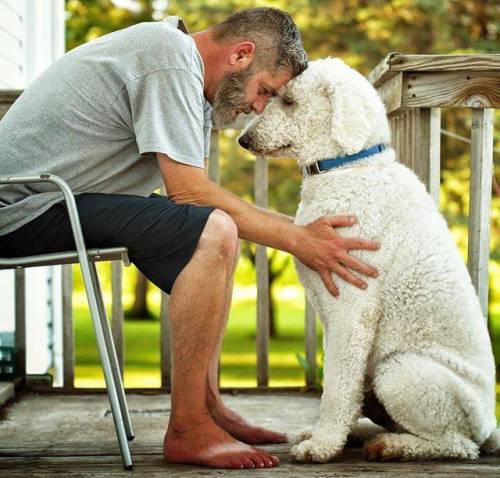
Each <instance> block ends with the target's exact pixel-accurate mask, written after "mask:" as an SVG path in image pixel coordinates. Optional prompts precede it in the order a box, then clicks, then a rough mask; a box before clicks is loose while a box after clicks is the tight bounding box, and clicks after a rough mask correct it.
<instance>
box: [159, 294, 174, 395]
mask: <svg viewBox="0 0 500 478" xmlns="http://www.w3.org/2000/svg"><path fill="white" fill-rule="evenodd" d="M169 299H170V296H169V295H168V294H166V293H165V292H163V291H162V292H161V303H160V376H161V387H162V388H169V387H170V386H171V384H172V376H171V367H172V358H171V355H170V354H171V351H170V323H169V319H168V301H169Z"/></svg>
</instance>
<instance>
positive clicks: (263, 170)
mask: <svg viewBox="0 0 500 478" xmlns="http://www.w3.org/2000/svg"><path fill="white" fill-rule="evenodd" d="M267 173H268V170H267V160H266V158H265V157H263V156H258V157H257V158H256V159H255V176H254V181H255V185H254V187H255V204H256V205H257V206H261V207H264V208H267V199H268V196H267V194H268V177H267ZM255 267H256V270H257V336H256V348H257V385H258V386H267V385H268V384H269V263H268V260H267V248H266V247H264V246H260V245H257V246H256V257H255Z"/></svg>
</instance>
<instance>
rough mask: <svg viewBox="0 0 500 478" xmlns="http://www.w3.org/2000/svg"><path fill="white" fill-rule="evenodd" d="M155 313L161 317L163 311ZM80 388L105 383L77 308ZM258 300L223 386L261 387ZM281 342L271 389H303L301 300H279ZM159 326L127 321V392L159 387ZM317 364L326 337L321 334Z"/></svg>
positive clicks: (238, 335)
mask: <svg viewBox="0 0 500 478" xmlns="http://www.w3.org/2000/svg"><path fill="white" fill-rule="evenodd" d="M153 308H155V312H156V313H158V308H157V307H153ZM74 312H75V340H76V367H75V375H76V380H75V383H76V386H77V387H104V378H103V375H102V371H101V366H100V362H99V358H98V354H97V348H96V346H95V339H94V331H93V328H92V323H91V320H90V316H89V314H88V311H87V309H86V308H84V307H82V306H79V307H76V308H75V311H74ZM255 315H256V311H255V300H253V299H247V300H239V301H236V302H235V303H233V306H232V308H231V314H230V318H229V324H228V328H227V331H226V335H225V338H224V345H223V350H222V355H221V386H223V387H254V386H256V384H257V382H256V378H255V377H256V352H255ZM277 328H278V337H277V338H276V339H271V341H270V354H269V365H270V367H269V369H270V370H269V374H270V385H271V386H301V385H304V383H305V381H304V371H303V370H302V368H301V367H300V366H299V364H298V361H297V358H296V353H297V352H299V353H301V354H304V310H303V300H301V299H300V298H298V299H297V298H295V299H290V300H283V299H281V300H280V306H279V310H278V316H277ZM159 331H160V327H159V321H158V320H153V321H141V320H126V321H125V326H124V334H125V386H126V387H133V388H140V387H159V386H160V365H159V364H160V352H159ZM491 335H492V341H493V345H494V347H493V348H494V352H495V356H496V357H497V363H498V362H499V358H500V314H495V315H494V317H493V320H492V327H491ZM317 339H318V360H319V356H320V353H321V331H320V329H319V327H318V329H317ZM496 411H497V419H498V420H499V421H500V384H499V385H498V386H497V410H496Z"/></svg>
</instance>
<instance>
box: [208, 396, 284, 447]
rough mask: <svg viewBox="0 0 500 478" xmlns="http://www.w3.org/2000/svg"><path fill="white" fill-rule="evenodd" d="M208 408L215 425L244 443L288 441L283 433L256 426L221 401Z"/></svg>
mask: <svg viewBox="0 0 500 478" xmlns="http://www.w3.org/2000/svg"><path fill="white" fill-rule="evenodd" d="M209 409H210V413H211V415H212V417H213V419H214V421H215V423H217V425H219V426H220V427H221V428H223V429H224V430H226V432H228V433H230V434H231V435H232V436H233V437H234V438H236V439H237V440H240V441H242V442H244V443H249V444H251V445H258V444H262V443H286V442H287V441H288V439H287V437H286V435H285V434H283V433H277V432H273V431H271V430H266V429H265V428H261V427H256V426H254V425H252V424H251V423H249V422H247V421H246V420H245V419H244V418H243V417H242V416H240V415H238V414H237V413H236V412H234V411H233V410H231V409H230V408H227V407H226V406H225V405H224V404H223V403H221V402H219V403H218V404H217V405H212V406H211V407H210V406H209Z"/></svg>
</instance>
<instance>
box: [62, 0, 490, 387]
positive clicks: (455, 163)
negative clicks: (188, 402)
mask: <svg viewBox="0 0 500 478" xmlns="http://www.w3.org/2000/svg"><path fill="white" fill-rule="evenodd" d="M254 6H273V7H278V8H281V9H284V10H287V11H289V12H290V13H291V14H292V16H293V18H294V19H295V21H296V23H297V25H298V27H299V28H300V30H301V32H302V36H303V40H304V44H305V47H306V49H307V51H308V52H309V55H310V57H311V59H315V58H319V57H324V56H339V57H341V58H343V59H344V60H345V61H346V62H347V63H348V64H350V65H351V66H353V67H354V68H357V69H358V70H359V71H361V72H362V73H363V74H367V73H369V72H370V71H371V70H372V69H373V68H374V67H375V66H376V65H377V64H378V63H379V62H380V61H381V60H382V59H383V58H384V57H385V56H386V55H387V54H388V53H389V52H391V51H400V52H403V53H459V52H462V53H477V52H487V53H492V52H498V26H499V18H500V10H499V8H500V7H499V5H498V2H496V1H489V0H460V1H453V0H443V1H434V0H388V1H379V0H346V1H332V0H301V1H286V0H281V1H279V0H278V1H260V2H256V1H243V0H242V1H236V0H208V1H202V0H194V1H189V2H183V1H168V2H167V1H165V0H163V1H162V0H157V1H148V0H137V1H134V0H113V1H112V0H68V1H66V3H65V9H66V13H65V43H66V50H67V51H68V50H71V49H72V48H75V47H76V46H78V45H80V44H82V43H84V42H87V41H90V40H92V39H94V38H96V37H99V36H101V35H104V34H106V33H108V32H111V31H114V30H117V29H121V28H125V27H127V26H130V25H132V24H134V23H138V22H141V21H153V20H161V19H163V18H164V17H165V16H167V15H179V16H180V17H182V18H183V20H184V22H185V24H186V26H187V28H188V30H189V31H191V32H194V31H199V30H202V29H205V28H207V27H208V26H210V25H212V24H214V23H216V22H218V21H221V20H222V19H224V18H225V17H226V16H227V15H229V14H230V13H232V12H233V11H235V10H237V9H240V8H247V7H254ZM498 117H499V113H498V111H497V113H496V122H495V124H496V126H497V127H496V128H495V147H494V148H495V149H494V163H495V165H494V177H493V178H492V181H493V183H492V184H493V188H492V189H493V197H492V204H493V207H492V219H491V225H492V230H491V231H492V233H491V243H490V293H489V327H490V331H491V337H492V341H493V346H494V350H495V356H496V361H497V368H500V367H499V362H500V181H499V178H500V156H499V146H498V144H499V142H498V139H499V134H500V133H499V131H500V130H499V128H498ZM442 128H443V131H442V137H441V168H442V169H441V186H442V187H441V196H440V208H441V211H442V212H443V214H444V215H445V216H446V219H447V221H448V225H449V227H450V229H451V231H452V234H453V237H454V238H455V241H456V243H457V245H458V246H459V248H460V251H461V253H462V255H463V257H464V260H466V256H467V221H468V209H469V150H470V145H469V144H468V139H467V138H469V137H470V129H471V115H470V111H468V110H465V109H448V110H443V119H442ZM237 135H238V132H237V131H233V130H226V131H223V132H221V135H220V148H221V184H222V185H223V186H224V187H226V188H228V189H229V190H231V191H233V192H234V193H236V194H238V195H239V196H241V197H243V198H244V199H246V200H248V201H253V191H252V189H253V158H252V157H251V156H250V155H248V154H247V153H246V152H245V151H243V150H242V149H241V148H240V147H239V146H238V145H237V143H236V138H237ZM269 183H270V184H269V192H270V195H269V204H270V207H271V208H273V209H275V210H278V211H281V212H285V213H287V214H290V215H294V213H295V209H296V206H297V203H298V200H299V187H300V176H299V173H298V170H297V167H296V164H295V163H294V162H293V161H291V160H280V161H278V160H272V161H270V166H269ZM253 253H254V247H253V246H252V245H249V244H244V245H243V248H242V255H241V259H240V262H239V265H238V269H237V273H236V280H235V288H234V295H233V306H232V309H231V316H230V321H229V326H228V330H227V334H226V338H225V342H224V348H223V352H222V357H221V385H222V386H225V387H246V386H255V385H256V378H255V376H256V353H255V323H256V321H255V318H256V305H255V304H256V288H255V268H254V265H253V260H254V257H253ZM269 263H270V271H271V276H270V284H271V297H272V301H271V318H272V320H271V342H270V343H271V346H270V349H271V354H270V385H271V386H277V385H279V386H292V385H293V386H297V385H299V386H300V385H303V384H304V370H303V369H302V368H301V366H300V360H299V356H300V355H303V354H304V294H303V291H302V289H301V287H300V286H299V283H298V280H297V277H296V274H295V271H294V269H293V264H292V261H291V260H290V257H289V256H288V255H286V254H284V253H281V252H276V251H269ZM99 269H100V272H101V274H102V278H103V283H104V287H105V296H106V300H107V302H108V305H109V304H110V300H111V295H110V266H109V264H108V265H107V264H99ZM74 273H75V292H74V295H73V300H74V311H75V335H76V386H82V387H94V386H104V381H103V378H102V373H101V370H100V363H99V359H98V354H97V350H96V348H95V344H94V337H93V330H92V326H91V320H90V317H89V313H88V310H87V306H86V300H85V297H84V292H83V285H82V281H81V277H80V276H79V272H78V269H77V268H76V267H75V268H74ZM124 306H125V308H126V320H125V350H126V353H125V357H126V361H125V385H126V386H127V387H158V386H160V367H159V360H160V355H159V319H158V317H159V307H160V292H159V290H158V289H157V288H156V287H155V286H153V285H151V284H147V282H145V280H144V277H142V276H141V275H140V274H138V272H137V270H136V269H135V268H134V267H130V268H127V269H126V270H125V274H124ZM320 334H321V331H320V330H319V328H318V347H319V349H318V350H319V352H318V362H319V364H321V357H322V353H321V340H320V339H321V335H320Z"/></svg>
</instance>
